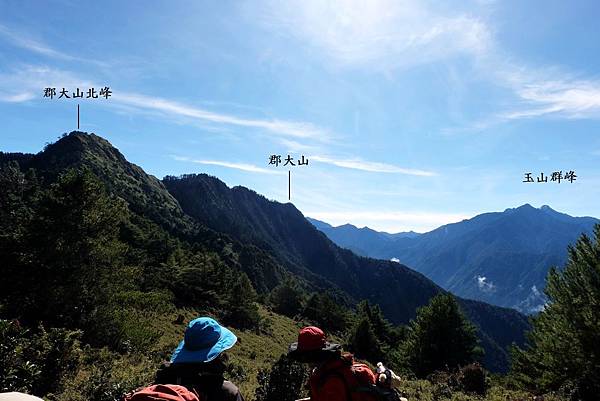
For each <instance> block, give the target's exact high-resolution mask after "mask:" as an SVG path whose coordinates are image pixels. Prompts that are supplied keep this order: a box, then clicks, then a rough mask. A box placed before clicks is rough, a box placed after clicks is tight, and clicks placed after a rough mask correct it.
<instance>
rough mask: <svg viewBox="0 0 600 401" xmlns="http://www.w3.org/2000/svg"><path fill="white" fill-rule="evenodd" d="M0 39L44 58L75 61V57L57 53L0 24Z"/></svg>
mask: <svg viewBox="0 0 600 401" xmlns="http://www.w3.org/2000/svg"><path fill="white" fill-rule="evenodd" d="M0 37H4V38H5V39H7V40H8V41H9V42H10V43H12V44H13V45H14V46H17V47H21V48H23V49H26V50H29V51H31V52H34V53H38V54H42V55H44V56H48V57H53V58H58V59H63V60H76V59H77V58H76V57H72V56H69V55H68V54H65V53H62V52H59V51H58V50H55V49H53V48H51V47H50V46H47V45H45V44H43V43H41V42H38V41H35V40H33V39H30V38H27V37H25V36H24V35H22V34H19V33H17V32H14V31H12V30H10V29H8V28H7V27H6V26H4V25H1V24H0Z"/></svg>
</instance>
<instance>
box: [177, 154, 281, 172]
mask: <svg viewBox="0 0 600 401" xmlns="http://www.w3.org/2000/svg"><path fill="white" fill-rule="evenodd" d="M172 157H173V159H175V160H177V161H184V162H190V163H196V164H204V165H211V166H220V167H227V168H232V169H236V170H242V171H247V172H251V173H261V174H284V173H283V172H281V171H277V170H270V169H266V168H262V167H258V166H255V165H253V164H247V163H234V162H228V161H223V160H197V159H191V158H189V157H184V156H172Z"/></svg>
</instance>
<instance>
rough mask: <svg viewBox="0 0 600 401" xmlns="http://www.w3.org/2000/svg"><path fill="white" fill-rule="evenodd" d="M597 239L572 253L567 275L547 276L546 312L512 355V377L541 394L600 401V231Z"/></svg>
mask: <svg viewBox="0 0 600 401" xmlns="http://www.w3.org/2000/svg"><path fill="white" fill-rule="evenodd" d="M594 233H595V239H594V240H592V239H590V238H589V237H587V236H585V235H584V236H582V237H581V238H580V239H579V241H577V244H576V245H575V246H573V247H570V248H569V259H568V261H567V265H566V267H565V268H564V270H562V271H561V270H557V269H552V270H551V271H550V273H549V274H548V279H547V285H546V289H545V292H546V295H547V296H548V304H547V305H546V308H545V309H544V310H543V311H542V312H541V313H540V314H539V315H538V316H536V317H534V318H533V329H532V331H531V332H530V333H529V343H528V346H527V347H526V348H525V349H518V348H515V349H514V352H513V354H514V357H513V372H512V375H513V377H514V378H515V379H516V380H517V381H519V382H520V383H522V384H524V385H525V386H526V387H528V388H531V389H536V390H539V391H550V390H555V391H556V390H561V391H563V392H565V393H567V394H569V395H570V398H571V399H573V400H585V401H588V400H589V401H592V400H597V399H598V397H599V395H600V225H598V226H596V228H595V232H594Z"/></svg>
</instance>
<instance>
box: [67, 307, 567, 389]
mask: <svg viewBox="0 0 600 401" xmlns="http://www.w3.org/2000/svg"><path fill="white" fill-rule="evenodd" d="M259 313H260V315H261V318H262V319H263V320H262V321H263V323H262V325H261V329H260V331H259V332H257V331H254V330H236V329H233V331H234V332H235V334H236V335H237V336H238V339H239V340H238V343H237V344H236V345H235V346H234V347H233V348H232V349H231V350H230V351H228V355H229V357H230V365H231V367H230V369H229V371H228V373H227V375H226V376H227V378H228V379H229V380H231V381H233V382H234V383H235V384H236V385H237V386H238V387H239V388H240V391H241V392H242V394H243V396H244V399H245V400H248V401H252V400H253V399H254V393H255V390H256V387H257V385H258V382H257V374H258V372H259V370H261V369H266V370H268V369H270V368H271V366H272V365H273V364H274V363H275V361H276V360H277V359H278V358H279V357H280V356H281V354H283V353H286V352H287V349H288V346H289V344H290V343H291V342H293V341H296V339H297V335H298V330H299V328H300V327H301V326H303V323H302V322H297V321H294V320H292V319H290V318H287V317H285V316H282V315H278V314H276V313H273V312H271V311H269V310H267V309H265V308H264V307H262V306H261V307H260V309H259ZM202 314H205V312H196V311H193V310H187V309H185V310H182V309H180V310H177V311H174V312H173V313H170V314H164V315H162V316H161V317H159V316H152V315H146V316H145V317H144V318H143V320H144V321H143V322H140V324H144V325H146V327H148V328H150V329H151V330H155V331H156V332H159V333H160V335H159V337H158V339H157V341H156V342H155V343H154V345H153V346H152V347H151V349H150V350H149V353H148V356H147V357H140V356H137V357H133V356H127V355H125V356H119V357H118V358H117V359H115V360H113V361H112V366H111V369H110V370H111V372H112V374H113V376H114V377H113V380H114V382H121V384H120V385H118V386H117V388H123V389H124V388H126V387H127V386H130V387H131V386H132V385H134V384H135V385H141V384H146V383H149V382H150V381H151V380H152V378H153V375H154V372H155V370H156V368H157V367H158V364H159V363H160V361H161V360H164V359H168V357H169V356H170V352H171V351H172V350H173V349H174V348H175V347H176V346H177V344H178V343H179V341H181V339H182V337H183V333H184V331H185V327H186V323H187V322H188V321H189V320H191V319H193V318H195V317H197V316H199V315H202ZM179 315H182V316H183V318H184V322H183V323H177V322H176V321H177V318H178V316H179ZM336 340H337V341H341V339H336ZM107 356H108V355H107ZM112 356H113V357H114V355H112ZM99 373H100V372H99V368H98V366H90V367H87V368H84V369H82V370H80V371H79V372H78V374H77V376H76V377H75V378H74V380H73V381H72V382H71V385H67V388H66V389H65V390H66V391H65V393H64V394H62V396H61V397H60V398H59V400H60V401H63V400H64V401H66V400H77V401H78V400H80V399H81V400H83V398H78V397H75V390H76V389H77V387H78V386H80V385H81V383H85V382H87V383H89V382H90V381H91V382H94V380H96V381H97V380H98V379H97V378H96V379H94V378H93V375H94V374H95V375H98V374H99ZM134 387H135V386H134ZM402 391H403V392H404V394H405V396H406V397H407V398H408V399H409V400H411V401H412V400H422V401H521V400H522V401H525V400H531V399H532V397H533V394H531V393H527V392H524V391H518V390H509V389H506V388H505V387H503V386H502V385H500V383H496V382H495V380H492V382H491V385H490V389H489V390H488V392H487V394H486V395H485V396H480V395H475V394H465V393H462V392H460V391H456V390H454V389H452V388H450V387H449V386H447V385H446V384H445V383H432V382H430V381H428V380H405V381H404V382H403V386H402ZM564 400H566V398H561V397H560V396H558V395H552V394H550V395H546V397H545V401H564Z"/></svg>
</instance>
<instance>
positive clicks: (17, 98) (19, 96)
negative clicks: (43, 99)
mask: <svg viewBox="0 0 600 401" xmlns="http://www.w3.org/2000/svg"><path fill="white" fill-rule="evenodd" d="M34 98H35V94H33V93H32V92H21V93H14V94H3V93H0V102H6V103H22V102H27V101H29V100H32V99H34Z"/></svg>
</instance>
